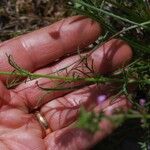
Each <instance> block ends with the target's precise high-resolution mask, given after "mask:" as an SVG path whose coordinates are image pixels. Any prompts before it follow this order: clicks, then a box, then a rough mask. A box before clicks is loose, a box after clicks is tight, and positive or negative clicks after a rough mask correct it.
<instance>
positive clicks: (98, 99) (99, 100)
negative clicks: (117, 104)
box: [97, 94, 107, 104]
mask: <svg viewBox="0 0 150 150" xmlns="http://www.w3.org/2000/svg"><path fill="white" fill-rule="evenodd" d="M106 99H107V96H106V95H104V94H103V95H99V96H98V97H97V102H98V104H102V103H103V102H104V101H105V100H106Z"/></svg>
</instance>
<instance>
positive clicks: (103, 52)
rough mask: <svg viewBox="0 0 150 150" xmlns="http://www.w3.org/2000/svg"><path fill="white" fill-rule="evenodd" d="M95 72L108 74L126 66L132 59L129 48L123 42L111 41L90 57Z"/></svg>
mask: <svg viewBox="0 0 150 150" xmlns="http://www.w3.org/2000/svg"><path fill="white" fill-rule="evenodd" d="M91 58H92V59H93V60H94V65H95V69H96V72H98V73H101V74H107V73H110V72H112V71H114V70H116V69H118V68H121V67H123V66H125V65H126V64H128V62H129V61H130V60H131V58H132V49H131V47H130V46H129V45H128V44H127V43H126V42H125V41H123V40H120V39H111V40H110V41H108V42H106V43H104V44H103V45H102V46H101V47H100V48H98V49H97V50H96V51H94V52H93V53H92V55H91Z"/></svg>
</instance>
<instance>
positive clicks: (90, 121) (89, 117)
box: [76, 107, 103, 133]
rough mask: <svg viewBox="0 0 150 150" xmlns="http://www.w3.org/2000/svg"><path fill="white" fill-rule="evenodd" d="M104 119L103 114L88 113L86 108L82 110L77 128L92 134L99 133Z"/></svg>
mask: <svg viewBox="0 0 150 150" xmlns="http://www.w3.org/2000/svg"><path fill="white" fill-rule="evenodd" d="M102 117H103V114H99V115H96V114H95V113H94V112H88V111H86V110H85V108H84V107H82V108H81V109H80V115H79V118H78V121H77V125H76V127H78V128H84V129H86V130H88V131H90V132H92V133H94V132H96V131H98V130H99V129H100V128H99V121H100V120H101V118H102Z"/></svg>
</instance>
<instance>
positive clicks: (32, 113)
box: [0, 16, 132, 150]
mask: <svg viewBox="0 0 150 150" xmlns="http://www.w3.org/2000/svg"><path fill="white" fill-rule="evenodd" d="M100 34H101V27H100V26H99V25H98V24H97V23H96V22H94V21H92V20H91V19H88V18H86V17H83V16H74V17H70V18H67V19H64V20H62V21H59V22H57V23H55V24H53V25H51V26H48V27H45V28H43V29H40V30H37V31H35V32H32V33H29V34H26V35H23V36H20V37H17V38H15V39H11V40H9V41H6V42H3V43H1V44H0V71H13V69H14V68H13V67H12V66H10V64H9V63H8V58H7V57H6V54H7V55H11V56H12V57H13V58H14V60H15V62H16V63H17V64H18V65H19V66H21V67H22V68H24V69H26V70H29V71H31V72H34V73H40V74H51V73H53V72H57V71H58V70H61V71H60V72H59V75H60V76H71V75H72V76H73V75H74V74H76V75H78V76H80V77H86V75H87V74H88V72H89V70H88V68H87V67H86V66H85V64H84V63H83V62H82V61H81V62H80V63H79V61H80V59H81V58H80V56H79V55H78V54H76V55H73V56H69V55H67V54H70V53H72V52H75V51H76V50H77V49H78V48H80V49H82V48H84V47H87V46H88V45H89V44H91V43H93V42H94V41H95V40H96V39H97V38H98V36H99V35H100ZM88 53H89V52H88ZM83 55H85V54H83ZM63 56H64V57H63ZM131 56H132V51H131V48H130V47H129V46H128V45H127V44H126V43H125V42H123V41H121V40H118V39H112V40H110V41H109V42H107V43H106V44H104V45H103V46H101V47H100V48H98V49H97V50H95V51H93V52H92V53H91V54H90V55H89V57H88V59H87V64H88V65H89V66H91V65H92V66H93V70H94V72H95V73H99V74H106V73H110V72H112V71H114V70H115V69H117V68H119V67H121V66H123V65H124V64H125V63H126V62H128V61H129V60H130V59H131ZM60 57H63V59H61V60H60V61H58V62H57V63H56V62H55V61H56V60H57V59H59V58H60ZM71 64H72V65H71ZM87 64H86V65H87ZM65 67H67V71H66V69H62V68H65ZM76 67H78V70H77V69H74V68H76ZM54 74H56V73H54ZM88 75H90V76H92V73H90V74H88ZM7 78H8V76H4V75H3V76H1V77H0V79H1V81H0V149H3V150H8V149H11V150H20V149H22V150H35V149H36V150H45V149H47V150H53V149H56V150H57V149H60V150H67V149H72V150H76V149H77V150H78V149H87V148H89V147H91V146H92V145H93V144H95V143H96V142H97V141H99V140H102V139H103V138H104V137H105V136H106V135H108V134H110V133H111V132H112V130H113V128H114V127H113V125H112V124H111V123H110V122H108V121H106V120H104V121H102V122H100V127H101V130H100V131H98V132H96V133H95V134H91V133H89V132H87V131H85V130H83V129H77V128H75V127H74V125H73V124H74V122H75V120H76V117H77V114H78V112H79V108H80V106H81V105H84V106H85V107H86V108H87V109H88V110H94V111H96V110H105V112H106V114H107V113H108V114H109V113H111V112H110V110H114V109H116V108H123V109H124V108H127V107H128V102H127V100H126V99H125V97H120V98H118V99H117V100H116V101H115V102H114V103H113V104H112V103H110V100H109V98H107V100H105V101H104V102H103V103H101V104H98V101H97V98H98V97H99V96H100V95H103V94H105V95H108V96H110V93H111V88H114V87H113V86H111V85H99V86H97V85H90V86H87V85H85V87H84V88H82V89H78V90H74V91H54V92H49V93H47V94H45V91H43V90H41V89H40V88H39V87H38V86H37V82H38V84H39V85H40V86H42V87H55V86H57V85H58V82H56V81H54V80H51V81H50V80H49V79H45V78H39V79H35V80H31V81H28V82H26V83H21V84H20V85H18V86H17V87H15V88H13V89H7V88H6V87H5V85H6V80H7ZM9 78H10V79H11V78H12V77H11V76H10V77H9ZM12 80H13V79H12ZM77 84H78V85H79V84H81V83H77ZM82 84H83V83H82ZM66 86H69V87H70V86H72V87H73V86H75V84H73V83H70V84H68V85H66ZM39 98H41V100H40V101H39ZM97 108H98V109H97ZM40 114H41V115H42V116H43V117H44V118H45V119H46V120H47V123H48V127H47V126H46V125H47V124H46V122H45V127H44V126H42V122H39V121H38V118H39V117H38V115H40Z"/></svg>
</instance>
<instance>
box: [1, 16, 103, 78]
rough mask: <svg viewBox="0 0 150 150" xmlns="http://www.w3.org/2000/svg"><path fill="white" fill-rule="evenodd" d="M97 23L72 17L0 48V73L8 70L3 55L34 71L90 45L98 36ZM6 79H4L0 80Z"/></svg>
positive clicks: (5, 43) (8, 42) (6, 43)
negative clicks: (9, 56)
mask: <svg viewBox="0 0 150 150" xmlns="http://www.w3.org/2000/svg"><path fill="white" fill-rule="evenodd" d="M100 32H101V28H100V26H99V25H98V23H96V22H94V21H92V20H91V19H88V18H86V17H84V16H74V17H70V18H67V19H64V20H61V21H59V22H57V23H55V24H53V25H51V26H48V27H45V28H42V29H40V30H37V31H34V32H31V33H29V34H26V35H23V36H19V37H17V38H14V39H11V40H9V41H6V42H4V43H2V44H1V45H0V60H1V63H0V71H12V70H13V68H12V66H10V65H9V63H8V58H7V57H6V54H7V55H12V57H13V58H14V60H15V62H16V63H17V64H18V65H19V66H20V67H22V68H24V69H27V70H29V71H34V70H36V69H37V68H40V67H43V66H45V65H47V64H49V63H50V62H53V61H54V60H55V59H58V58H60V57H61V56H63V55H65V54H67V53H71V52H73V51H75V50H76V49H77V48H83V47H85V46H88V45H89V44H90V43H93V42H94V41H95V40H96V39H97V38H98V36H99V35H100ZM1 78H2V79H3V80H6V76H5V77H4V76H3V77H1Z"/></svg>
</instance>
